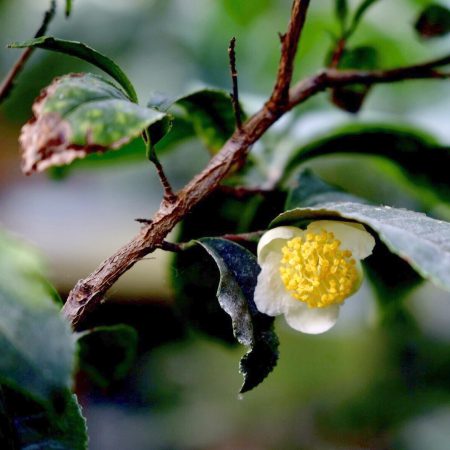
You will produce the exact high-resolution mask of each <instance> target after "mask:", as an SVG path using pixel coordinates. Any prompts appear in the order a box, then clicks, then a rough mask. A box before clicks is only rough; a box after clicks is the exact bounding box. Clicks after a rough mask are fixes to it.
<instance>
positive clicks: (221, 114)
mask: <svg viewBox="0 0 450 450" xmlns="http://www.w3.org/2000/svg"><path fill="white" fill-rule="evenodd" d="M175 105H178V106H181V107H182V108H183V109H184V110H185V112H186V116H185V118H186V119H187V120H188V121H190V122H191V123H192V125H193V127H194V130H195V132H196V134H197V136H198V137H199V138H200V139H201V140H202V142H203V143H204V144H205V146H206V147H207V148H208V150H209V151H210V152H211V153H212V154H215V153H217V152H218V151H219V150H220V149H221V148H222V146H223V144H224V143H225V142H226V140H227V139H228V138H229V137H230V136H231V135H232V134H233V132H234V130H235V117H234V112H233V107H232V104H231V99H230V95H229V94H228V93H227V92H225V91H220V90H214V89H202V90H200V91H197V92H194V93H192V94H189V95H186V96H184V97H181V98H179V99H178V100H177V101H176V102H175Z"/></svg>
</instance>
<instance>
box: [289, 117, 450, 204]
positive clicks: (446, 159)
mask: <svg viewBox="0 0 450 450" xmlns="http://www.w3.org/2000/svg"><path fill="white" fill-rule="evenodd" d="M342 153H344V154H345V153H347V154H348V153H355V154H362V155H375V156H381V157H384V158H387V159H389V160H391V161H393V162H396V163H397V164H398V165H399V167H400V169H401V170H402V171H403V172H404V173H405V176H406V177H407V178H408V179H413V180H414V183H415V184H417V185H418V186H422V187H424V188H426V189H428V190H431V191H432V192H434V193H436V194H437V195H438V196H439V197H440V198H441V199H443V200H444V201H448V200H450V178H449V176H448V169H447V168H448V166H449V164H450V148H449V147H446V146H441V145H439V144H438V143H437V142H436V141H435V140H434V139H433V138H432V137H431V136H429V135H427V134H425V133H420V132H418V131H417V130H414V131H413V130H411V129H408V128H405V127H394V126H389V125H367V124H357V125H350V126H345V127H343V128H337V129H335V130H333V131H331V132H330V133H329V134H327V135H325V136H323V137H321V138H319V139H316V140H314V141H312V142H310V143H308V144H307V145H305V146H304V147H302V148H300V149H298V150H297V151H296V152H294V153H293V154H292V156H291V158H290V160H289V161H288V163H287V165H286V168H285V172H284V177H285V178H284V179H285V180H286V179H288V178H289V177H290V176H291V174H292V173H293V171H295V170H297V169H298V167H299V166H300V165H301V164H303V163H304V162H306V161H308V160H310V159H312V158H317V157H319V156H325V155H334V154H342Z"/></svg>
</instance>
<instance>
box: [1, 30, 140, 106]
mask: <svg viewBox="0 0 450 450" xmlns="http://www.w3.org/2000/svg"><path fill="white" fill-rule="evenodd" d="M8 47H9V48H24V47H33V48H34V47H37V48H43V49H45V50H52V51H54V52H59V53H64V54H65V55H70V56H75V57H76V58H80V59H82V60H83V61H87V62H89V63H91V64H93V65H94V66H95V67H98V68H99V69H101V70H103V71H104V72H106V73H107V74H108V75H110V76H111V77H112V78H114V79H115V80H116V81H117V82H118V83H119V84H120V85H121V86H122V87H123V88H124V90H125V92H126V93H127V94H128V96H129V97H130V100H131V101H132V102H134V103H137V102H138V99H137V94H136V91H135V89H134V87H133V84H132V83H131V81H130V80H129V79H128V77H127V76H126V74H125V72H124V71H123V70H122V69H121V68H120V67H119V66H118V65H117V64H116V63H115V62H114V61H113V60H112V59H110V58H108V57H107V56H105V55H102V54H101V53H99V52H97V50H94V49H93V48H91V47H89V46H87V45H86V44H82V43H81V42H76V41H65V40H63V39H57V38H54V37H51V36H42V37H39V38H36V39H32V40H30V41H25V42H13V43H12V44H9V46H8Z"/></svg>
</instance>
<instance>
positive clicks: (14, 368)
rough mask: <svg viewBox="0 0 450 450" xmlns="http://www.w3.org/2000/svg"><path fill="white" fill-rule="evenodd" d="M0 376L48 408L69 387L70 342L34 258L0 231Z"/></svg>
mask: <svg viewBox="0 0 450 450" xmlns="http://www.w3.org/2000/svg"><path fill="white" fill-rule="evenodd" d="M0 348H1V349H2V350H1V351H2V354H1V358H0V380H1V382H2V383H5V384H8V385H10V386H13V387H14V388H17V389H20V390H21V391H23V392H25V393H26V394H27V395H30V396H32V397H34V398H35V399H36V400H37V401H39V402H41V403H42V404H43V405H45V406H47V407H51V406H52V405H53V404H54V402H55V401H56V399H57V398H58V396H60V394H61V392H62V391H64V390H65V389H68V388H70V386H71V384H72V381H71V378H72V377H71V375H72V370H73V361H74V350H75V349H74V342H73V338H72V335H71V332H70V327H69V325H68V324H67V323H66V322H65V321H64V320H63V319H62V316H61V314H60V313H59V307H58V306H57V305H56V304H55V302H54V300H53V293H52V292H50V290H49V287H48V283H47V281H45V279H44V278H43V277H42V273H41V262H40V260H39V258H38V257H37V256H36V255H35V254H34V253H33V252H32V251H31V250H30V249H28V248H27V247H25V245H23V244H21V243H19V242H17V241H15V240H13V239H11V238H9V237H7V236H6V235H4V234H3V233H2V234H0Z"/></svg>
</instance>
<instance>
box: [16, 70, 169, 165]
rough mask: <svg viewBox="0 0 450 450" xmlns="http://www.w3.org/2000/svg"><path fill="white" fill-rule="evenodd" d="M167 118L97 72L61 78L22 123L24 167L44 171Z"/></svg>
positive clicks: (125, 139)
mask: <svg viewBox="0 0 450 450" xmlns="http://www.w3.org/2000/svg"><path fill="white" fill-rule="evenodd" d="M168 120H169V119H168V116H167V115H166V114H164V113H161V112H158V111H156V110H153V109H150V108H144V107H141V106H139V105H136V104H134V103H132V102H130V100H129V99H128V98H127V96H126V95H125V94H124V93H123V92H122V91H121V90H119V89H118V88H117V87H116V86H114V85H113V84H112V83H110V82H108V81H106V80H104V79H102V78H100V77H98V76H96V75H92V74H69V75H65V76H63V77H59V78H56V79H55V80H54V81H53V82H52V84H50V85H49V86H48V87H47V88H45V89H43V91H42V92H41V94H40V95H39V97H38V98H37V99H36V100H35V102H34V104H33V118H32V119H31V120H30V121H29V122H28V123H27V124H25V125H24V126H23V128H22V132H21V135H20V138H19V142H20V145H21V148H22V170H23V172H24V173H26V174H31V173H32V172H34V171H38V172H41V171H43V170H45V169H47V168H49V167H52V166H60V165H65V164H70V163H71V162H72V161H74V160H75V159H77V158H84V157H85V156H86V155H88V154H89V153H94V152H105V151H107V150H116V149H119V148H120V147H122V146H123V145H124V144H126V143H128V142H129V141H130V140H132V139H134V138H135V137H137V136H139V135H140V134H141V133H142V131H143V130H145V129H146V128H150V129H151V128H152V127H153V126H154V127H155V128H156V129H158V130H160V129H162V128H163V127H161V122H165V121H168ZM159 137H161V136H159ZM153 143H155V142H153Z"/></svg>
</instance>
